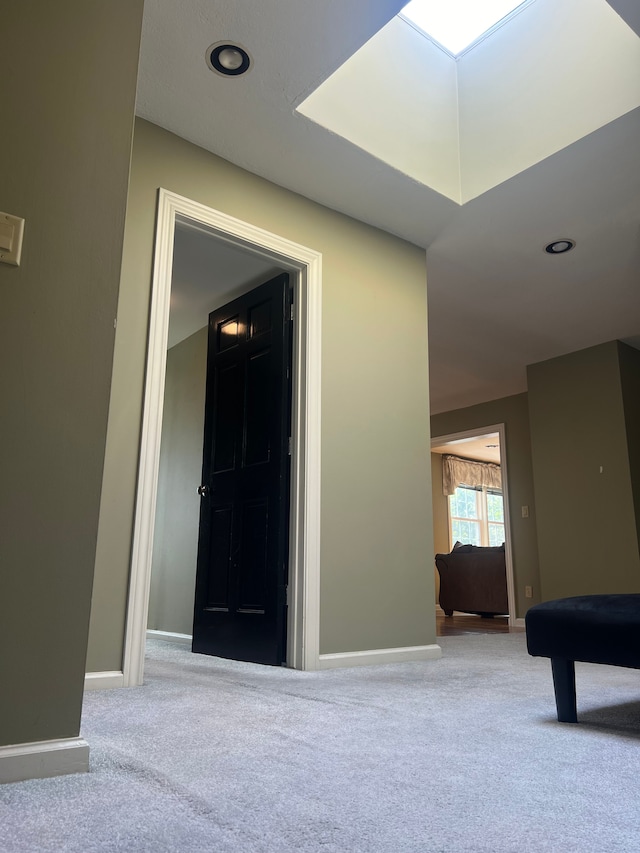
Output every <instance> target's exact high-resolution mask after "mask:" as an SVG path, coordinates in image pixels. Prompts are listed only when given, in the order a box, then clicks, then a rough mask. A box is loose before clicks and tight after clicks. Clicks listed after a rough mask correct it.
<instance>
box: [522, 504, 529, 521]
mask: <svg viewBox="0 0 640 853" xmlns="http://www.w3.org/2000/svg"><path fill="white" fill-rule="evenodd" d="M522 517H523V518H529V507H528V506H523V507H522Z"/></svg>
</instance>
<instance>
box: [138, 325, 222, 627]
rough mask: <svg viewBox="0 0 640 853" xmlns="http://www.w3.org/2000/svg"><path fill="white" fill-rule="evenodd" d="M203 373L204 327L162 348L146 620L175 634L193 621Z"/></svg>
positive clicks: (202, 421) (204, 386)
mask: <svg viewBox="0 0 640 853" xmlns="http://www.w3.org/2000/svg"><path fill="white" fill-rule="evenodd" d="M206 377H207V329H206V327H205V328H204V329H200V331H198V332H196V333H195V334H194V335H191V336H190V337H189V338H187V339H186V340H184V341H182V342H181V343H179V344H176V346H174V347H172V348H171V349H170V350H169V352H168V353H167V373H166V380H165V382H166V384H165V389H164V411H163V416H162V445H161V448H160V470H159V473H158V503H157V506H156V524H155V536H154V541H153V561H152V566H151V594H150V597H149V618H148V621H147V626H148V627H149V628H153V629H155V630H159V631H174V632H177V633H178V634H191V631H192V627H193V600H194V591H195V583H196V559H197V556H198V525H199V517H200V498H199V497H198V495H197V492H196V486H197V484H198V483H199V482H200V476H201V472H202V441H203V434H204V398H205V390H206Z"/></svg>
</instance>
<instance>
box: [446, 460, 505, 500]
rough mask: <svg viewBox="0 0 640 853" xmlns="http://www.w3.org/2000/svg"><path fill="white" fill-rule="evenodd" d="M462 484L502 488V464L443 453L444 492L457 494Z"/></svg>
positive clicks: (474, 486) (475, 486)
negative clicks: (476, 460)
mask: <svg viewBox="0 0 640 853" xmlns="http://www.w3.org/2000/svg"><path fill="white" fill-rule="evenodd" d="M460 485H464V486H472V487H473V488H481V487H482V486H486V487H487V488H488V489H499V490H502V473H501V471H500V466H499V465H496V464H495V463H494V462H475V461H473V460H471V459H461V458H460V457H459V456H449V455H443V457H442V492H443V494H445V495H453V494H455V491H456V489H457V488H458V486H460Z"/></svg>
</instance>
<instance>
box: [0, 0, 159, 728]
mask: <svg viewBox="0 0 640 853" xmlns="http://www.w3.org/2000/svg"><path fill="white" fill-rule="evenodd" d="M141 17H142V2H141V0H113V2H111V3H108V4H107V3H86V2H83V0H64V2H61V3H36V2H32V0H23V2H19V3H5V4H3V9H2V21H1V24H0V65H1V67H2V135H1V141H0V148H1V149H2V158H0V186H1V187H2V193H1V194H2V201H1V206H2V209H3V211H6V212H8V213H12V214H15V215H18V216H22V217H24V218H25V219H26V228H25V237H24V247H23V257H22V264H21V266H20V267H12V266H8V265H6V264H0V294H1V299H2V306H1V308H0V353H1V356H0V398H1V399H2V412H3V414H2V433H3V435H2V443H1V448H2V458H1V460H0V470H1V471H2V476H1V477H0V495H1V505H2V512H1V516H2V536H0V590H1V593H0V648H1V649H2V654H0V684H1V685H2V687H1V690H2V699H1V700H0V707H1V710H0V744H18V743H24V742H30V741H40V740H49V739H56V738H66V737H73V736H76V735H77V734H78V732H79V725H80V712H81V704H82V690H83V680H84V665H85V654H86V648H87V627H88V621H89V607H90V598H91V583H92V577H93V565H94V558H95V548H96V532H97V525H98V508H99V500H100V482H101V478H102V464H103V455H104V440H105V432H106V425H107V407H108V398H109V382H110V375H111V359H112V352H113V341H114V331H113V321H114V317H115V311H116V300H117V295H118V282H119V276H120V260H121V249H122V235H123V227H124V214H125V205H126V194H127V177H128V171H129V157H130V147H131V131H132V125H133V110H134V99H135V87H136V69H137V60H138V47H139V40H140V26H141Z"/></svg>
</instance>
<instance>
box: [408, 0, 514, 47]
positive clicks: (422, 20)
mask: <svg viewBox="0 0 640 853" xmlns="http://www.w3.org/2000/svg"><path fill="white" fill-rule="evenodd" d="M525 2H527V0H524V2H523V0H411V2H410V3H408V4H407V5H406V6H405V7H404V9H403V10H402V12H401V13H400V14H401V15H402V16H403V17H404V18H407V20H409V21H411V23H412V24H414V25H415V26H416V27H418V28H419V29H421V30H422V31H423V32H424V33H425V34H426V35H427V36H429V38H431V39H433V40H434V41H437V42H438V43H439V44H440V45H442V47H444V48H446V50H448V51H449V53H451V54H453V56H458V55H459V54H460V53H462V52H463V51H464V50H465V48H467V47H469V45H470V44H473V42H474V41H476V40H477V39H479V38H480V36H483V35H484V34H485V33H487V32H489V31H490V30H491V29H493V27H495V26H496V24H498V23H499V22H500V21H502V20H503V19H504V18H506V17H507V16H508V15H510V14H511V12H513V11H514V10H515V9H517V8H518V7H519V6H524V5H525Z"/></svg>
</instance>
